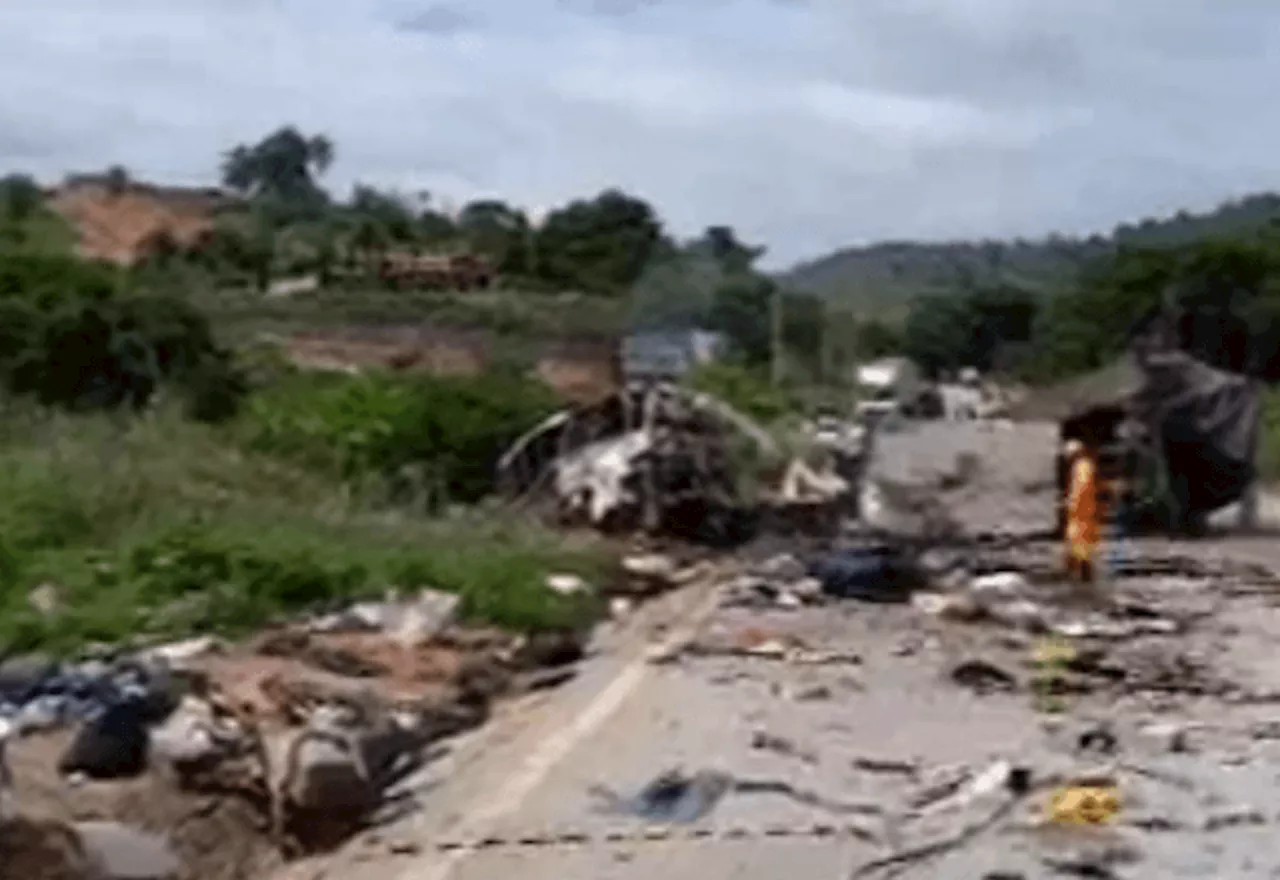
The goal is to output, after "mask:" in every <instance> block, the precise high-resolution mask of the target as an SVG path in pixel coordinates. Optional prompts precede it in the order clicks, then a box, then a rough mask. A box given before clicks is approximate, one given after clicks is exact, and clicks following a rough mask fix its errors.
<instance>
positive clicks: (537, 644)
mask: <svg viewBox="0 0 1280 880" xmlns="http://www.w3.org/2000/svg"><path fill="white" fill-rule="evenodd" d="M549 588H550V587H549ZM457 601H458V600H457V597H455V596H452V595H448V594H443V593H439V592H435V591H431V590H425V591H423V592H422V594H421V595H417V596H412V597H407V598H397V597H391V598H388V600H386V601H383V602H364V603H359V604H357V605H354V606H351V607H350V608H347V609H345V610H342V611H340V612H337V613H330V614H325V615H321V616H318V617H315V618H312V619H309V620H306V621H302V622H297V623H293V624H288V625H283V626H281V627H279V628H278V629H276V630H273V631H270V632H268V633H267V634H265V635H263V636H260V637H259V638H257V639H255V640H254V641H252V642H251V643H248V644H244V645H238V646H231V645H224V644H222V643H220V642H219V641H218V640H216V639H213V638H197V639H192V640H189V641H186V642H180V643H175V644H171V645H165V646H160V647H158V648H154V649H151V650H148V651H146V652H143V653H141V654H137V655H133V656H129V657H119V658H110V657H103V658H102V659H98V660H90V661H84V662H79V663H75V664H58V663H53V662H50V661H45V660H41V659H39V658H16V659H13V660H10V661H6V662H5V663H4V664H0V698H2V699H3V700H4V702H3V704H0V706H2V711H3V713H4V715H3V718H0V733H3V734H4V736H3V737H0V742H2V741H3V740H4V739H7V740H9V741H8V743H7V746H8V748H7V749H5V748H3V746H2V745H0V807H3V808H4V809H3V810H2V811H0V858H5V865H6V867H8V865H9V860H8V858H9V856H10V855H12V858H13V859H14V860H16V861H15V862H14V863H15V864H16V863H21V861H20V860H21V858H37V857H42V858H52V856H50V853H52V852H55V851H57V852H61V853H62V856H60V858H62V860H63V861H64V862H66V864H67V865H68V867H67V868H66V870H65V871H64V873H62V874H57V875H53V874H44V873H39V872H37V873H36V874H33V876H40V877H45V876H58V877H63V876H65V877H68V878H71V877H76V878H79V877H84V878H86V880H87V878H89V877H94V878H98V877H117V876H120V877H125V876H127V877H136V878H156V880H161V878H168V877H171V876H182V877H184V878H185V877H189V878H198V880H209V878H218V880H223V878H225V880H230V878H233V877H249V876H263V872H264V871H266V870H269V869H271V868H272V867H273V866H275V865H277V864H278V863H280V862H281V861H282V860H283V859H284V858H286V857H288V856H291V855H301V854H306V853H311V852H318V851H324V850H327V849H330V848H332V847H334V846H336V845H338V844H340V843H341V842H343V841H344V840H346V839H348V838H349V837H350V836H351V835H352V834H353V833H355V832H357V831H358V830H360V829H362V828H365V827H368V826H369V825H371V824H377V823H378V822H380V821H383V820H384V819H387V818H390V817H393V816H394V815H396V814H397V813H398V812H399V811H404V810H408V809H413V808H414V806H415V804H414V803H413V802H412V799H411V798H410V796H409V795H408V794H407V793H405V792H403V791H400V786H399V783H400V782H401V781H403V780H404V779H405V778H406V776H408V775H409V774H411V773H413V772H414V771H415V770H416V769H418V767H420V766H421V765H422V763H423V762H424V761H426V760H428V759H429V754H428V749H427V747H428V746H429V745H430V744H431V743H433V742H435V741H438V740H440V739H441V738H443V737H447V736H449V735H452V734H455V733H458V732H460V731H462V730H465V729H467V728H470V727H473V726H475V725H477V724H479V723H481V722H483V721H484V720H485V718H486V717H487V714H488V708H489V705H490V703H491V701H492V700H493V699H494V698H495V697H496V696H498V695H499V694H502V693H506V692H510V691H513V690H517V689H520V688H531V687H536V686H538V685H537V682H536V679H537V676H538V675H539V674H542V673H543V671H544V669H545V667H546V666H548V665H553V664H554V665H560V666H561V667H562V668H564V667H565V665H566V664H569V663H572V662H574V661H575V660H576V659H578V658H579V657H581V654H582V648H581V643H580V641H579V638H578V636H577V634H574V633H547V634H542V635H540V636H529V637H518V636H512V635H509V634H505V633H502V632H499V631H491V630H479V629H470V628H463V627H460V626H458V625H457V624H456V620H455V615H456V609H457ZM6 753H7V757H8V759H9V761H10V762H11V764H6V763H4V761H3V760H2V759H3V758H4V757H6ZM108 826H110V827H108ZM104 829H105V830H104ZM135 829H136V830H135ZM144 832H145V833H144ZM24 841H25V842H24ZM6 846H9V847H15V846H16V847H19V849H18V850H15V851H14V853H12V854H10V853H9V851H8V850H5V849H4V847H6ZM170 848H171V850H172V852H170ZM103 852H106V855H103V854H102V853H103ZM24 853H29V854H30V855H24ZM144 856H145V858H144ZM107 858H110V859H113V860H114V863H115V864H118V865H123V864H125V863H126V862H127V861H128V859H135V861H136V859H138V858H141V859H142V860H143V862H145V864H146V865H149V866H150V867H147V868H145V870H143V871H142V873H136V872H135V873H120V871H121V870H124V869H123V868H120V869H118V870H117V869H112V870H115V873H111V872H107V873H102V870H101V869H95V870H99V873H83V872H79V873H77V871H79V868H77V867H76V866H77V865H94V864H98V863H100V862H102V861H103V859H107ZM122 860H123V861H122ZM51 864H52V863H51ZM179 867H180V868H181V870H180V871H179ZM86 870H88V869H86ZM130 870H133V869H130ZM140 870H141V869H140ZM5 876H8V875H7V874H6V875H5Z"/></svg>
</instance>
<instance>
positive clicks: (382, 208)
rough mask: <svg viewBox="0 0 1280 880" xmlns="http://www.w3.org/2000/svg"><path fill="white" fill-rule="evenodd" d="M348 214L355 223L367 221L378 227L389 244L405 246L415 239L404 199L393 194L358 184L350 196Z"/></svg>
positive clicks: (409, 213)
mask: <svg viewBox="0 0 1280 880" xmlns="http://www.w3.org/2000/svg"><path fill="white" fill-rule="evenodd" d="M349 210H350V212H351V213H352V214H353V215H354V216H355V218H356V220H357V223H364V222H366V221H371V222H373V223H375V224H377V225H378V226H380V227H381V228H382V230H383V232H384V233H385V237H386V238H387V239H388V240H389V241H392V242H400V243H405V242H412V241H415V240H416V238H417V232H418V230H417V222H416V218H415V217H414V216H413V211H411V210H410V208H409V206H408V204H406V202H405V200H404V199H402V198H400V197H398V196H396V195H394V194H391V193H383V192H380V191H378V190H377V189H375V188H374V187H371V186H366V185H364V184H359V183H358V184H356V185H355V187H354V188H353V190H352V192H351V200H350V202H349Z"/></svg>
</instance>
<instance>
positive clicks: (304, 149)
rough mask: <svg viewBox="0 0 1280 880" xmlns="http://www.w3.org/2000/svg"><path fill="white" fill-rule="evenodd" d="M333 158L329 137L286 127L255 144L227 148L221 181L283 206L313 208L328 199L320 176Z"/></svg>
mask: <svg viewBox="0 0 1280 880" xmlns="http://www.w3.org/2000/svg"><path fill="white" fill-rule="evenodd" d="M333 157H334V148H333V142H332V141H330V140H329V139H328V138H327V137H325V136H323V135H313V136H311V137H307V136H305V135H303V134H302V133H301V132H299V131H298V129H296V128H294V127H293V126H291V125H290V126H285V127H284V128H281V129H279V130H277V131H275V132H273V133H272V134H269V135H267V136H266V137H265V138H263V139H262V140H261V141H259V142H258V143H256V144H252V145H245V144H240V145H237V146H235V147H233V148H232V149H231V150H230V151H228V152H227V153H226V154H225V155H224V156H223V160H222V182H223V184H224V185H225V186H228V187H230V188H231V189H233V190H235V191H237V192H240V193H242V194H244V195H247V196H250V197H252V198H256V199H263V200H267V201H272V202H276V203H278V204H279V205H280V206H282V207H290V208H295V209H297V208H310V207H314V206H316V205H323V204H325V203H326V202H327V201H328V197H327V196H326V195H325V193H324V191H323V190H322V189H321V188H320V186H319V184H318V183H317V178H318V177H319V176H320V175H322V174H324V172H325V171H327V170H328V168H329V166H330V165H332V164H333Z"/></svg>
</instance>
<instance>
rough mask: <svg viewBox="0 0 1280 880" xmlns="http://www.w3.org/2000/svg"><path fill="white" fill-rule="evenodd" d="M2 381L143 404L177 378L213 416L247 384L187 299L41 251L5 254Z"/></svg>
mask: <svg viewBox="0 0 1280 880" xmlns="http://www.w3.org/2000/svg"><path fill="white" fill-rule="evenodd" d="M0 383H3V385H4V386H5V388H7V389H8V390H9V391H10V392H12V393H14V394H18V395H29V396H31V397H33V398H34V399H36V400H38V401H39V402H40V403H42V404H45V405H49V406H60V407H66V408H68V409H111V408H116V407H121V406H131V407H134V408H138V407H141V406H143V405H145V404H146V403H148V402H149V401H150V400H151V399H152V397H153V396H154V395H155V393H156V392H157V391H158V390H159V389H160V388H161V387H162V386H163V385H164V384H166V383H170V384H172V385H174V386H175V387H176V388H177V390H178V391H179V393H180V394H182V395H183V396H184V397H186V398H187V400H188V404H189V412H190V413H191V415H193V416H196V417H198V418H204V419H209V420H217V419H220V418H226V417H228V416H229V415H230V414H231V413H232V412H233V411H234V409H235V404H236V401H237V400H238V399H239V397H240V395H241V394H242V393H243V390H244V388H243V383H242V382H241V381H240V380H239V378H238V377H237V375H236V373H235V371H234V369H233V368H232V365H231V362H230V358H229V356H228V355H227V353H226V352H225V351H223V350H222V349H221V348H220V347H219V346H218V345H217V344H216V343H215V341H214V339H213V335H212V331H211V330H210V327H209V323H208V321H207V320H206V319H205V317H204V315H203V314H201V313H200V312H199V311H198V310H196V309H195V308H194V307H193V306H192V305H191V304H190V303H188V302H186V301H184V300H182V299H180V298H178V297H176V296H173V295H166V294H159V293H138V292H132V291H129V290H127V289H126V288H125V287H124V285H123V281H122V276H121V275H120V274H118V273H116V272H115V271H113V270H110V269H107V268H105V267H101V266H96V265H92V264H88V263H84V262H81V261H78V260H74V259H70V258H67V257H54V256H41V255H35V254H7V255H0Z"/></svg>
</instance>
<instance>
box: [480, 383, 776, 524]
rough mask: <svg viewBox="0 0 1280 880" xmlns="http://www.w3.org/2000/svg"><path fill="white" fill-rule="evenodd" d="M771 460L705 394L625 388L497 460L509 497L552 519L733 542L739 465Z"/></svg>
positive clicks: (536, 432) (755, 437)
mask: <svg viewBox="0 0 1280 880" xmlns="http://www.w3.org/2000/svg"><path fill="white" fill-rule="evenodd" d="M777 454H778V448H777V444H776V443H775V442H774V440H773V438H771V437H770V436H769V435H768V434H767V433H766V432H765V431H764V430H763V429H762V428H760V427H759V426H757V425H755V424H754V423H753V422H751V420H750V419H748V418H746V417H745V416H743V415H741V414H739V413H737V412H735V411H733V409H732V408H730V407H729V406H728V405H726V404H724V403H723V402H721V401H718V400H716V399H714V398H712V397H710V396H709V395H705V394H699V393H696V392H691V391H688V390H686V389H683V388H679V387H677V386H675V385H671V384H667V383H631V384H629V385H627V386H626V387H624V388H622V389H621V390H619V391H618V392H617V393H615V394H613V395H611V396H609V397H608V398H606V399H604V400H603V401H601V402H599V403H597V404H595V405H592V406H580V407H576V408H574V409H570V410H564V411H561V412H559V413H556V414H555V415H553V416H551V417H550V418H548V419H546V420H545V421H544V422H542V423H541V424H540V425H538V426H536V427H535V428H533V429H532V430H531V431H529V432H528V433H526V434H525V435H524V436H523V437H521V438H520V439H519V440H517V441H516V443H515V444H513V445H512V446H511V448H510V449H508V450H507V452H506V453H505V454H504V455H503V456H502V458H501V459H500V460H499V462H498V485H499V489H500V491H501V492H502V493H503V494H505V495H506V496H508V497H514V498H532V497H535V496H542V497H547V496H548V495H549V496H550V498H551V500H552V502H553V503H554V505H555V507H556V510H557V513H558V514H559V517H560V519H561V521H563V522H565V523H574V522H579V523H586V524H589V525H591V526H593V527H596V528H600V529H604V530H609V531H622V530H631V529H643V530H645V531H650V532H666V533H670V534H674V535H678V536H681V537H685V538H688V539H692V540H698V541H702V542H707V543H733V542H735V541H737V540H740V539H742V538H744V537H746V535H747V533H749V532H750V530H751V527H752V520H753V515H754V514H753V511H752V509H751V505H750V504H748V502H747V500H746V499H745V497H744V492H743V485H742V479H741V477H742V474H741V471H742V467H741V465H742V463H743V462H745V461H750V460H752V459H753V458H754V459H756V460H758V459H759V458H760V457H762V456H774V455H777Z"/></svg>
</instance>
